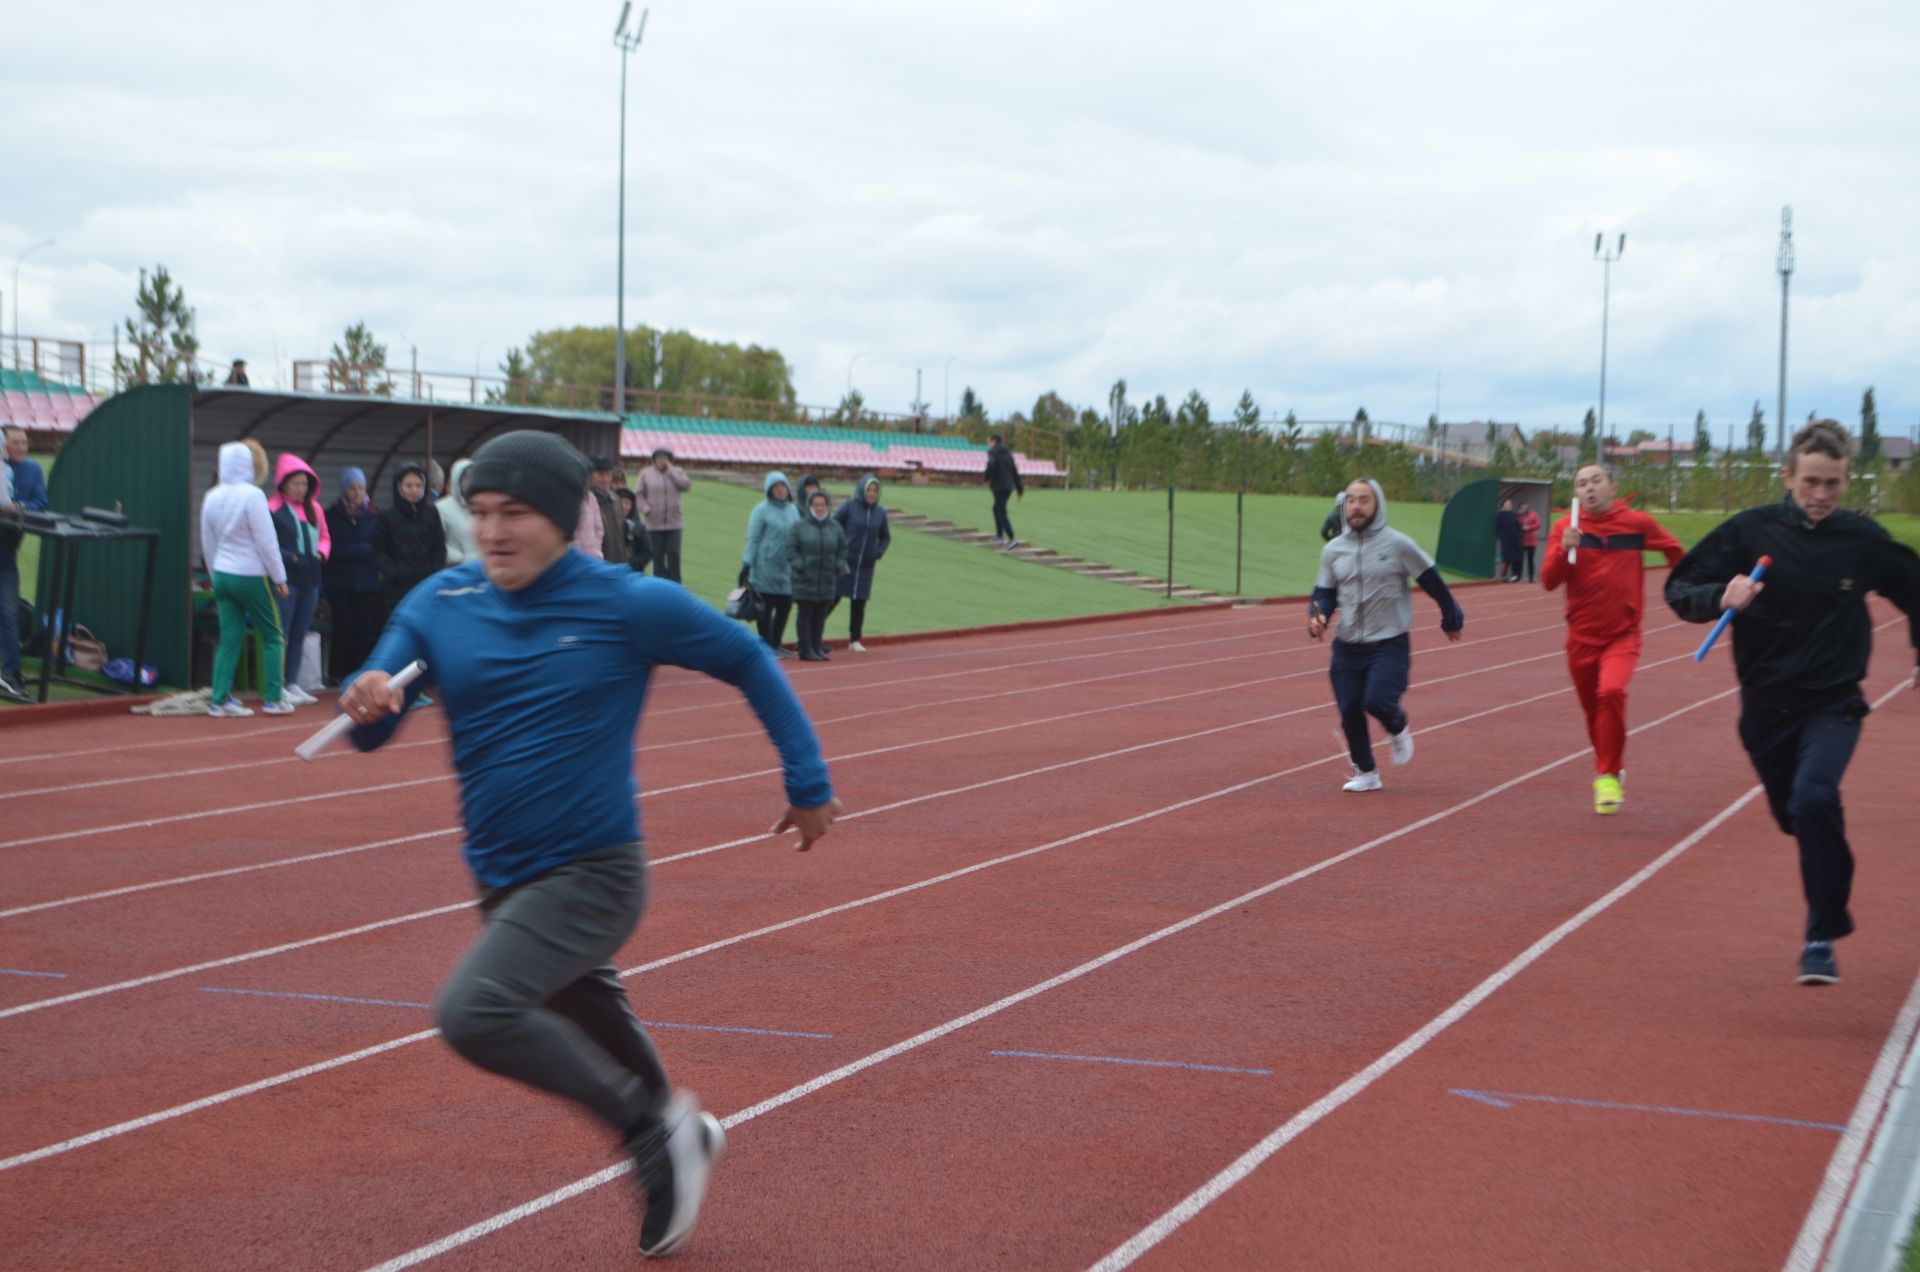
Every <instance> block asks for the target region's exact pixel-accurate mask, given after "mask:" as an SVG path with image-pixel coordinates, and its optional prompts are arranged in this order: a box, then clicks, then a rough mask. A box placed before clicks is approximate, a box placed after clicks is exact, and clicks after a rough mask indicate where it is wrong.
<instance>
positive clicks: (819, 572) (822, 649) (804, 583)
mask: <svg viewBox="0 0 1920 1272" xmlns="http://www.w3.org/2000/svg"><path fill="white" fill-rule="evenodd" d="M832 507H833V501H832V500H830V499H828V498H827V492H826V491H824V490H815V491H814V492H813V493H812V494H811V495H810V496H808V498H807V511H806V514H805V515H804V516H802V517H801V518H800V520H799V521H797V522H795V523H794V525H793V527H792V529H790V530H788V531H787V561H788V563H789V564H790V565H791V566H792V567H793V599H794V600H795V601H796V602H797V603H798V604H799V606H800V657H801V658H802V659H803V660H804V661H806V662H825V661H827V646H826V641H825V639H824V637H825V635H826V629H827V611H828V610H830V609H832V608H833V589H834V585H835V584H836V583H837V582H838V581H839V579H840V576H841V575H843V574H845V573H847V569H848V567H847V532H846V531H845V530H842V529H841V528H840V523H839V522H838V521H835V520H834V519H833V517H832V516H831V515H830V512H831V509H832Z"/></svg>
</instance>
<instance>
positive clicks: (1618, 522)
mask: <svg viewBox="0 0 1920 1272" xmlns="http://www.w3.org/2000/svg"><path fill="white" fill-rule="evenodd" d="M1571 520H1572V518H1571V517H1560V518H1558V519H1557V520H1555V521H1554V523H1553V528H1552V529H1551V530H1549V531H1548V532H1547V559H1546V560H1545V561H1544V562H1542V563H1541V565H1540V582H1541V583H1542V584H1544V585H1545V586H1546V589H1547V590H1548V591H1549V592H1551V591H1553V590H1554V589H1555V588H1557V587H1559V586H1560V584H1561V583H1562V582H1563V581H1564V582H1565V583H1566V585H1567V635H1568V638H1569V639H1571V640H1575V641H1578V642H1579V643H1581V644H1583V645H1604V644H1607V643H1608V642H1610V641H1614V640H1618V639H1619V638H1620V637H1622V636H1625V635H1626V634H1627V633H1628V632H1633V631H1638V630H1639V629H1640V609H1641V602H1642V601H1643V600H1644V599H1645V594H1646V583H1645V579H1646V565H1645V561H1646V557H1645V555H1644V554H1645V553H1647V552H1659V553H1662V554H1664V555H1665V556H1666V558H1667V564H1668V565H1672V564H1673V563H1674V562H1676V561H1678V560H1679V559H1680V558H1681V557H1682V556H1684V555H1686V549H1685V548H1683V547H1681V546H1680V541H1679V540H1678V539H1676V538H1674V537H1673V536H1672V535H1671V534H1668V533H1667V531H1666V527H1664V526H1662V525H1661V524H1660V523H1659V522H1658V521H1655V520H1654V519H1653V517H1652V515H1651V514H1649V513H1645V512H1641V511H1640V510H1639V509H1637V508H1629V507H1628V506H1627V505H1626V504H1624V503H1622V502H1620V501H1619V500H1615V501H1614V504H1613V507H1611V508H1609V509H1607V510H1606V511H1605V512H1603V513H1600V514H1598V515H1593V514H1589V513H1584V512H1583V513H1582V514H1581V515H1580V560H1579V561H1578V562H1577V563H1575V564H1573V565H1568V564H1567V550H1566V548H1564V547H1562V546H1561V544H1560V537H1561V536H1562V535H1563V534H1565V533H1566V531H1567V526H1568V524H1569V522H1570V521H1571Z"/></svg>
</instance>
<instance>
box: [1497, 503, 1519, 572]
mask: <svg viewBox="0 0 1920 1272" xmlns="http://www.w3.org/2000/svg"><path fill="white" fill-rule="evenodd" d="M1493 537H1494V539H1495V540H1497V541H1498V542H1499V544H1500V581H1501V582H1503V583H1518V582H1519V581H1520V514H1519V513H1517V512H1515V511H1514V510H1513V500H1511V499H1502V500H1501V501H1500V511H1499V512H1497V513H1495V514H1494V517H1493Z"/></svg>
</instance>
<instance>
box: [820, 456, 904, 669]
mask: <svg viewBox="0 0 1920 1272" xmlns="http://www.w3.org/2000/svg"><path fill="white" fill-rule="evenodd" d="M833 519H834V520H835V521H837V522H839V523H840V528H841V529H842V530H843V531H845V532H846V536H847V564H848V566H849V569H848V571H847V573H845V574H842V575H841V576H840V577H839V580H838V581H837V582H836V583H835V584H834V590H833V596H834V601H833V605H830V606H828V607H827V613H828V614H829V615H831V614H832V613H833V611H834V608H835V607H837V606H838V605H839V604H840V602H841V601H843V600H845V601H850V602H851V603H852V608H851V612H850V613H849V614H848V616H847V637H848V640H847V648H848V649H850V650H852V651H853V652H854V653H856V654H864V653H866V652H867V647H866V646H865V645H862V644H861V643H860V637H861V635H862V633H863V632H864V631H865V630H866V625H867V598H869V597H870V596H872V595H873V567H874V565H875V564H877V563H878V562H879V560H880V558H881V557H883V556H885V555H886V554H887V548H888V546H889V545H890V544H892V542H893V533H892V532H891V531H890V530H889V529H888V528H887V510H886V509H885V508H882V507H881V506H880V479H879V478H878V477H875V476H874V475H873V474H872V473H868V474H867V475H866V476H865V477H862V478H861V479H860V484H859V485H858V486H857V487H855V488H854V496H853V498H851V499H849V500H847V501H846V502H845V503H843V504H841V505H840V507H839V510H838V511H836V512H835V513H834V514H833Z"/></svg>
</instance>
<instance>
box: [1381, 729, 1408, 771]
mask: <svg viewBox="0 0 1920 1272" xmlns="http://www.w3.org/2000/svg"><path fill="white" fill-rule="evenodd" d="M1387 741H1388V742H1390V743H1392V744H1393V762H1394V763H1395V764H1405V763H1406V762H1407V761H1408V760H1410V759H1412V758H1413V726H1412V725H1408V726H1407V727H1406V728H1404V729H1402V730H1400V732H1398V733H1389V734H1388V735H1387Z"/></svg>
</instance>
